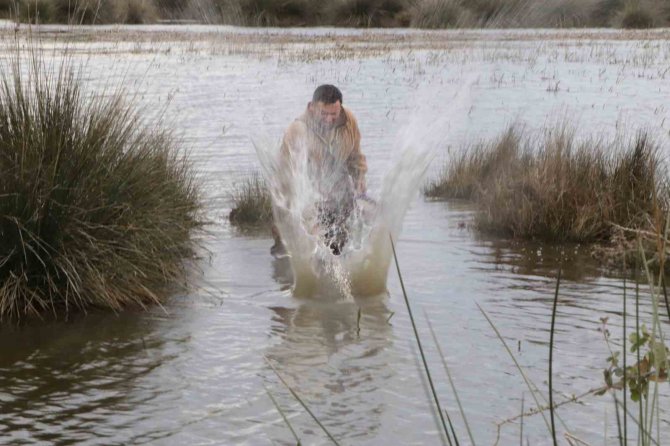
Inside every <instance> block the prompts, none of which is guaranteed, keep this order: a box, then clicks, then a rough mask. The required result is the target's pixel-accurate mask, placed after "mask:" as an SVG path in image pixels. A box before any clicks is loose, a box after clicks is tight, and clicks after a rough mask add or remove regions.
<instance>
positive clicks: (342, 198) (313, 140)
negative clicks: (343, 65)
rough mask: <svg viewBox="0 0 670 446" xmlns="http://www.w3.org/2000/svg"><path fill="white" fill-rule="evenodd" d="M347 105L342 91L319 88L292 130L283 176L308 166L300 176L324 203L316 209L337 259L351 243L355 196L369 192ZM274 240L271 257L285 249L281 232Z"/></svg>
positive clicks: (274, 230)
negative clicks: (346, 230) (348, 224)
mask: <svg viewBox="0 0 670 446" xmlns="http://www.w3.org/2000/svg"><path fill="white" fill-rule="evenodd" d="M342 102H343V98H342V92H341V91H340V90H339V89H338V88H337V87H335V86H333V85H321V86H319V87H318V88H317V89H316V90H314V94H313V95H312V100H311V102H309V103H308V104H307V110H306V111H305V112H304V113H303V114H302V115H301V116H300V117H299V118H298V119H296V120H295V121H293V122H292V123H291V124H290V125H289V127H288V129H287V130H286V132H285V134H284V139H283V141H282V145H281V149H280V158H281V160H280V166H282V167H281V169H282V170H286V169H292V174H295V173H296V172H295V169H296V166H297V165H299V162H298V161H299V160H305V161H306V163H305V167H306V170H307V172H300V173H299V174H306V175H308V177H309V178H310V180H311V181H312V183H313V185H314V187H315V188H316V189H317V190H318V192H319V193H320V194H321V195H322V196H323V197H324V199H323V200H322V201H321V202H320V203H318V204H317V208H318V213H319V222H320V223H321V225H322V226H324V227H325V228H326V229H327V231H326V233H325V234H324V237H325V238H326V242H327V244H328V245H329V246H330V247H331V250H332V251H333V253H334V254H339V253H340V250H341V248H342V246H343V245H344V243H346V235H343V234H342V233H341V228H342V227H343V224H344V222H345V221H346V219H347V217H348V215H349V213H350V212H351V210H352V209H353V204H354V198H355V196H362V195H364V194H365V191H366V185H365V173H366V172H367V163H366V161H365V156H364V155H363V153H361V133H360V131H359V129H358V123H357V122H356V118H355V117H354V115H353V113H351V111H349V110H348V109H347V108H345V107H344V106H343V105H342ZM305 152H306V153H305ZM286 189H287V191H288V190H289V189H290V186H289V185H287V187H286ZM287 193H289V194H290V193H291V192H287ZM272 234H273V236H274V239H275V245H274V246H273V247H272V249H271V252H272V253H273V254H275V253H280V252H281V251H282V250H283V243H282V240H281V237H280V234H279V231H278V229H277V227H276V226H273V228H272Z"/></svg>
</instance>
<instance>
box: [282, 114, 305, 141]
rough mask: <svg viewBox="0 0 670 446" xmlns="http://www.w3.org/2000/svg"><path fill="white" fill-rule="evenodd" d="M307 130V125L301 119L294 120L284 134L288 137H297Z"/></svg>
mask: <svg viewBox="0 0 670 446" xmlns="http://www.w3.org/2000/svg"><path fill="white" fill-rule="evenodd" d="M306 130H307V123H306V122H305V121H303V120H301V119H300V118H297V119H295V120H293V121H292V122H291V123H290V124H289V125H288V127H286V131H285V132H284V134H285V136H287V137H297V136H299V135H301V134H304V133H305V131H306Z"/></svg>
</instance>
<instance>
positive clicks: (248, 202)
mask: <svg viewBox="0 0 670 446" xmlns="http://www.w3.org/2000/svg"><path fill="white" fill-rule="evenodd" d="M231 202H232V210H231V211H230V214H229V215H228V218H229V220H230V222H231V223H232V224H233V225H235V226H238V227H254V226H256V227H259V226H263V225H266V226H267V225H270V224H271V223H272V197H271V195H270V190H269V189H268V187H267V185H266V184H265V181H264V180H263V178H262V177H261V176H260V175H259V174H258V173H254V174H251V175H250V176H248V177H247V178H245V179H244V180H243V181H242V182H241V183H239V184H237V185H236V186H235V187H234V189H233V192H232V193H231Z"/></svg>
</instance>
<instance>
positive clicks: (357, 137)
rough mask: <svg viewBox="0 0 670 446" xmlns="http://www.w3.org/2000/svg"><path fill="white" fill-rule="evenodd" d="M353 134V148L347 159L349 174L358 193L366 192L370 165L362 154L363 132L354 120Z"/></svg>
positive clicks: (352, 123)
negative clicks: (366, 177)
mask: <svg viewBox="0 0 670 446" xmlns="http://www.w3.org/2000/svg"><path fill="white" fill-rule="evenodd" d="M351 132H352V137H353V148H352V150H351V154H350V155H349V158H348V159H347V168H348V170H349V174H350V175H351V177H352V178H353V179H354V182H355V183H356V189H357V191H358V192H361V193H363V192H365V174H366V172H367V171H368V164H367V161H366V160H365V155H363V152H361V132H360V130H359V129H358V123H357V122H356V120H355V119H353V118H352V121H351Z"/></svg>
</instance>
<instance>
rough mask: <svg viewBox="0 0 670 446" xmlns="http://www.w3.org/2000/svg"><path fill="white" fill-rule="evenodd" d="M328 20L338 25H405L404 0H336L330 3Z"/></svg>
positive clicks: (405, 8) (406, 7)
mask: <svg viewBox="0 0 670 446" xmlns="http://www.w3.org/2000/svg"><path fill="white" fill-rule="evenodd" d="M330 6H331V9H330V11H329V13H328V17H327V18H328V21H329V22H330V23H333V24H336V25H340V26H356V27H393V26H406V25H407V23H404V22H406V21H407V20H406V15H404V14H403V12H404V11H406V10H407V9H408V2H407V1H406V0H337V1H334V2H332V3H331V5H330Z"/></svg>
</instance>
